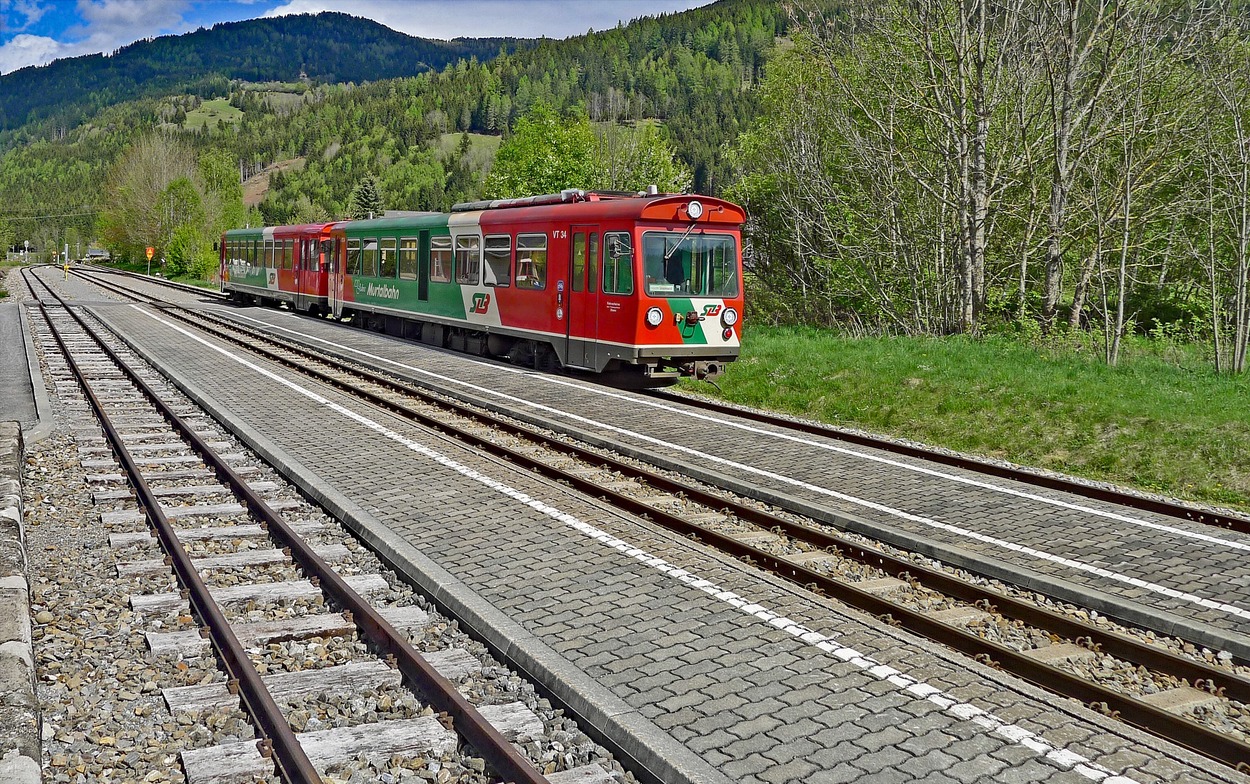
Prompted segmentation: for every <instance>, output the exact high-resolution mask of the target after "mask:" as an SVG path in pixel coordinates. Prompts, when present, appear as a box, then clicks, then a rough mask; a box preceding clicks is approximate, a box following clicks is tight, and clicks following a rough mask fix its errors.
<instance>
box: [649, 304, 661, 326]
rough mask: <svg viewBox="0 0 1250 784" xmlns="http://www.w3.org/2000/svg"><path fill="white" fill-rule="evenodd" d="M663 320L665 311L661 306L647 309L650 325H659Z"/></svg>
mask: <svg viewBox="0 0 1250 784" xmlns="http://www.w3.org/2000/svg"><path fill="white" fill-rule="evenodd" d="M662 321H664V311H662V310H660V309H659V308H651V309H650V310H648V311H647V326H648V327H658V326H660V322H662Z"/></svg>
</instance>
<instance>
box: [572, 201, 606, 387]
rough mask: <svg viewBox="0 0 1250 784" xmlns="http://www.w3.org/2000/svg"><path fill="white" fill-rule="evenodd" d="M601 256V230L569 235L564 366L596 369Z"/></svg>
mask: <svg viewBox="0 0 1250 784" xmlns="http://www.w3.org/2000/svg"><path fill="white" fill-rule="evenodd" d="M598 255H599V227H598V226H593V225H578V226H572V227H570V232H569V271H568V272H569V274H568V281H569V285H568V289H569V290H568V292H567V296H566V297H565V303H566V304H565V311H566V313H565V319H564V330H565V340H566V341H567V343H566V348H565V354H564V356H565V364H567V365H572V366H574V367H581V368H590V369H592V370H595V369H597V368H596V364H597V363H596V357H597V354H598V351H597V345H598V344H597V341H596V335H597V333H598V318H599V301H598V297H599V295H598V293H597V288H598V287H597V286H595V271H594V268H595V259H596V257H597V256H598Z"/></svg>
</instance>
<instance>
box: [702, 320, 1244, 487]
mask: <svg viewBox="0 0 1250 784" xmlns="http://www.w3.org/2000/svg"><path fill="white" fill-rule="evenodd" d="M1133 348H1134V351H1133V352H1132V353H1133V356H1132V358H1130V359H1127V360H1124V361H1123V362H1122V364H1121V365H1120V366H1119V367H1114V368H1113V367H1107V366H1106V365H1105V364H1103V363H1102V362H1101V361H1099V359H1098V357H1097V356H1090V355H1089V354H1088V353H1082V352H1077V351H1073V350H1072V349H1070V348H1063V347H1042V348H1038V347H1036V346H1033V345H1029V344H1027V343H1025V342H1021V341H1014V340H1011V339H1008V338H1001V337H989V338H983V339H976V340H974V339H968V338H946V339H933V338H929V339H925V338H862V339H852V338H844V337H838V336H834V335H831V334H828V333H824V332H818V331H816V330H795V329H783V328H770V327H754V328H751V329H750V330H749V331H748V333H747V335H746V338H745V340H744V348H743V354H742V357H741V359H739V361H738V362H736V363H734V364H733V365H731V366H730V368H729V370H728V372H727V373H726V374H725V375H724V377H722V378H721V379H720V380H719V381H718V383H719V385H720V387H721V390H722V392H721V393H719V395H718V396H720V397H723V398H724V399H726V400H729V401H732V402H735V403H741V404H746V405H752V406H758V407H762V408H770V409H774V410H778V411H785V412H789V413H792V414H797V415H800V416H803V417H807V418H811V419H817V420H822V421H825V422H830V423H833V424H838V425H844V426H848V427H855V428H862V429H864V430H870V431H874V432H878V433H885V434H889V435H892V436H897V437H902V438H909V439H915V440H918V441H923V442H925V443H928V444H933V445H939V446H945V447H949V448H951V449H956V450H959V451H962V452H970V453H975V454H980V455H989V456H993V457H998V458H1005V459H1007V460H1011V461H1013V462H1015V463H1019V464H1022V465H1029V466H1036V467H1041V468H1046V469H1051V470H1055V471H1062V472H1065V473H1068V474H1074V475H1078V476H1084V477H1089V478H1091V479H1099V480H1105V481H1110V482H1115V483H1117V484H1122V485H1129V486H1133V487H1138V488H1143V489H1146V490H1151V491H1155V492H1160V493H1164V494H1167V495H1170V496H1177V497H1181V498H1188V499H1193V500H1198V501H1205V502H1208V503H1215V504H1221V505H1226V506H1234V507H1239V508H1241V509H1243V510H1250V376H1241V377H1229V376H1219V375H1216V374H1215V372H1214V370H1213V369H1212V368H1211V365H1210V363H1209V362H1203V360H1202V358H1201V356H1200V355H1199V354H1200V352H1199V351H1198V350H1196V349H1193V348H1187V347H1176V346H1171V347H1169V348H1167V349H1166V351H1164V350H1161V349H1159V348H1158V347H1157V346H1156V345H1155V344H1152V343H1149V342H1148V341H1142V342H1141V343H1140V344H1137V343H1134V346H1133ZM689 388H691V389H695V390H698V391H701V392H704V393H708V394H717V393H716V390H714V389H713V388H712V387H710V386H709V385H706V384H691V385H689Z"/></svg>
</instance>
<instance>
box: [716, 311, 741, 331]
mask: <svg viewBox="0 0 1250 784" xmlns="http://www.w3.org/2000/svg"><path fill="white" fill-rule="evenodd" d="M720 323H722V324H724V325H725V326H726V327H732V326H733V325H734V324H737V323H738V311H736V310H734V309H733V308H725V309H724V310H722V311H721V312H720Z"/></svg>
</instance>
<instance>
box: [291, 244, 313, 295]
mask: <svg viewBox="0 0 1250 784" xmlns="http://www.w3.org/2000/svg"><path fill="white" fill-rule="evenodd" d="M295 248H296V251H295V310H296V312H302V311H305V310H308V304H309V303H308V299H309V297H308V271H309V270H311V269H313V266H314V265H315V264H316V254H315V253H314V252H313V241H312V240H309V239H301V240H300V241H299V242H297V243H296V244H295Z"/></svg>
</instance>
